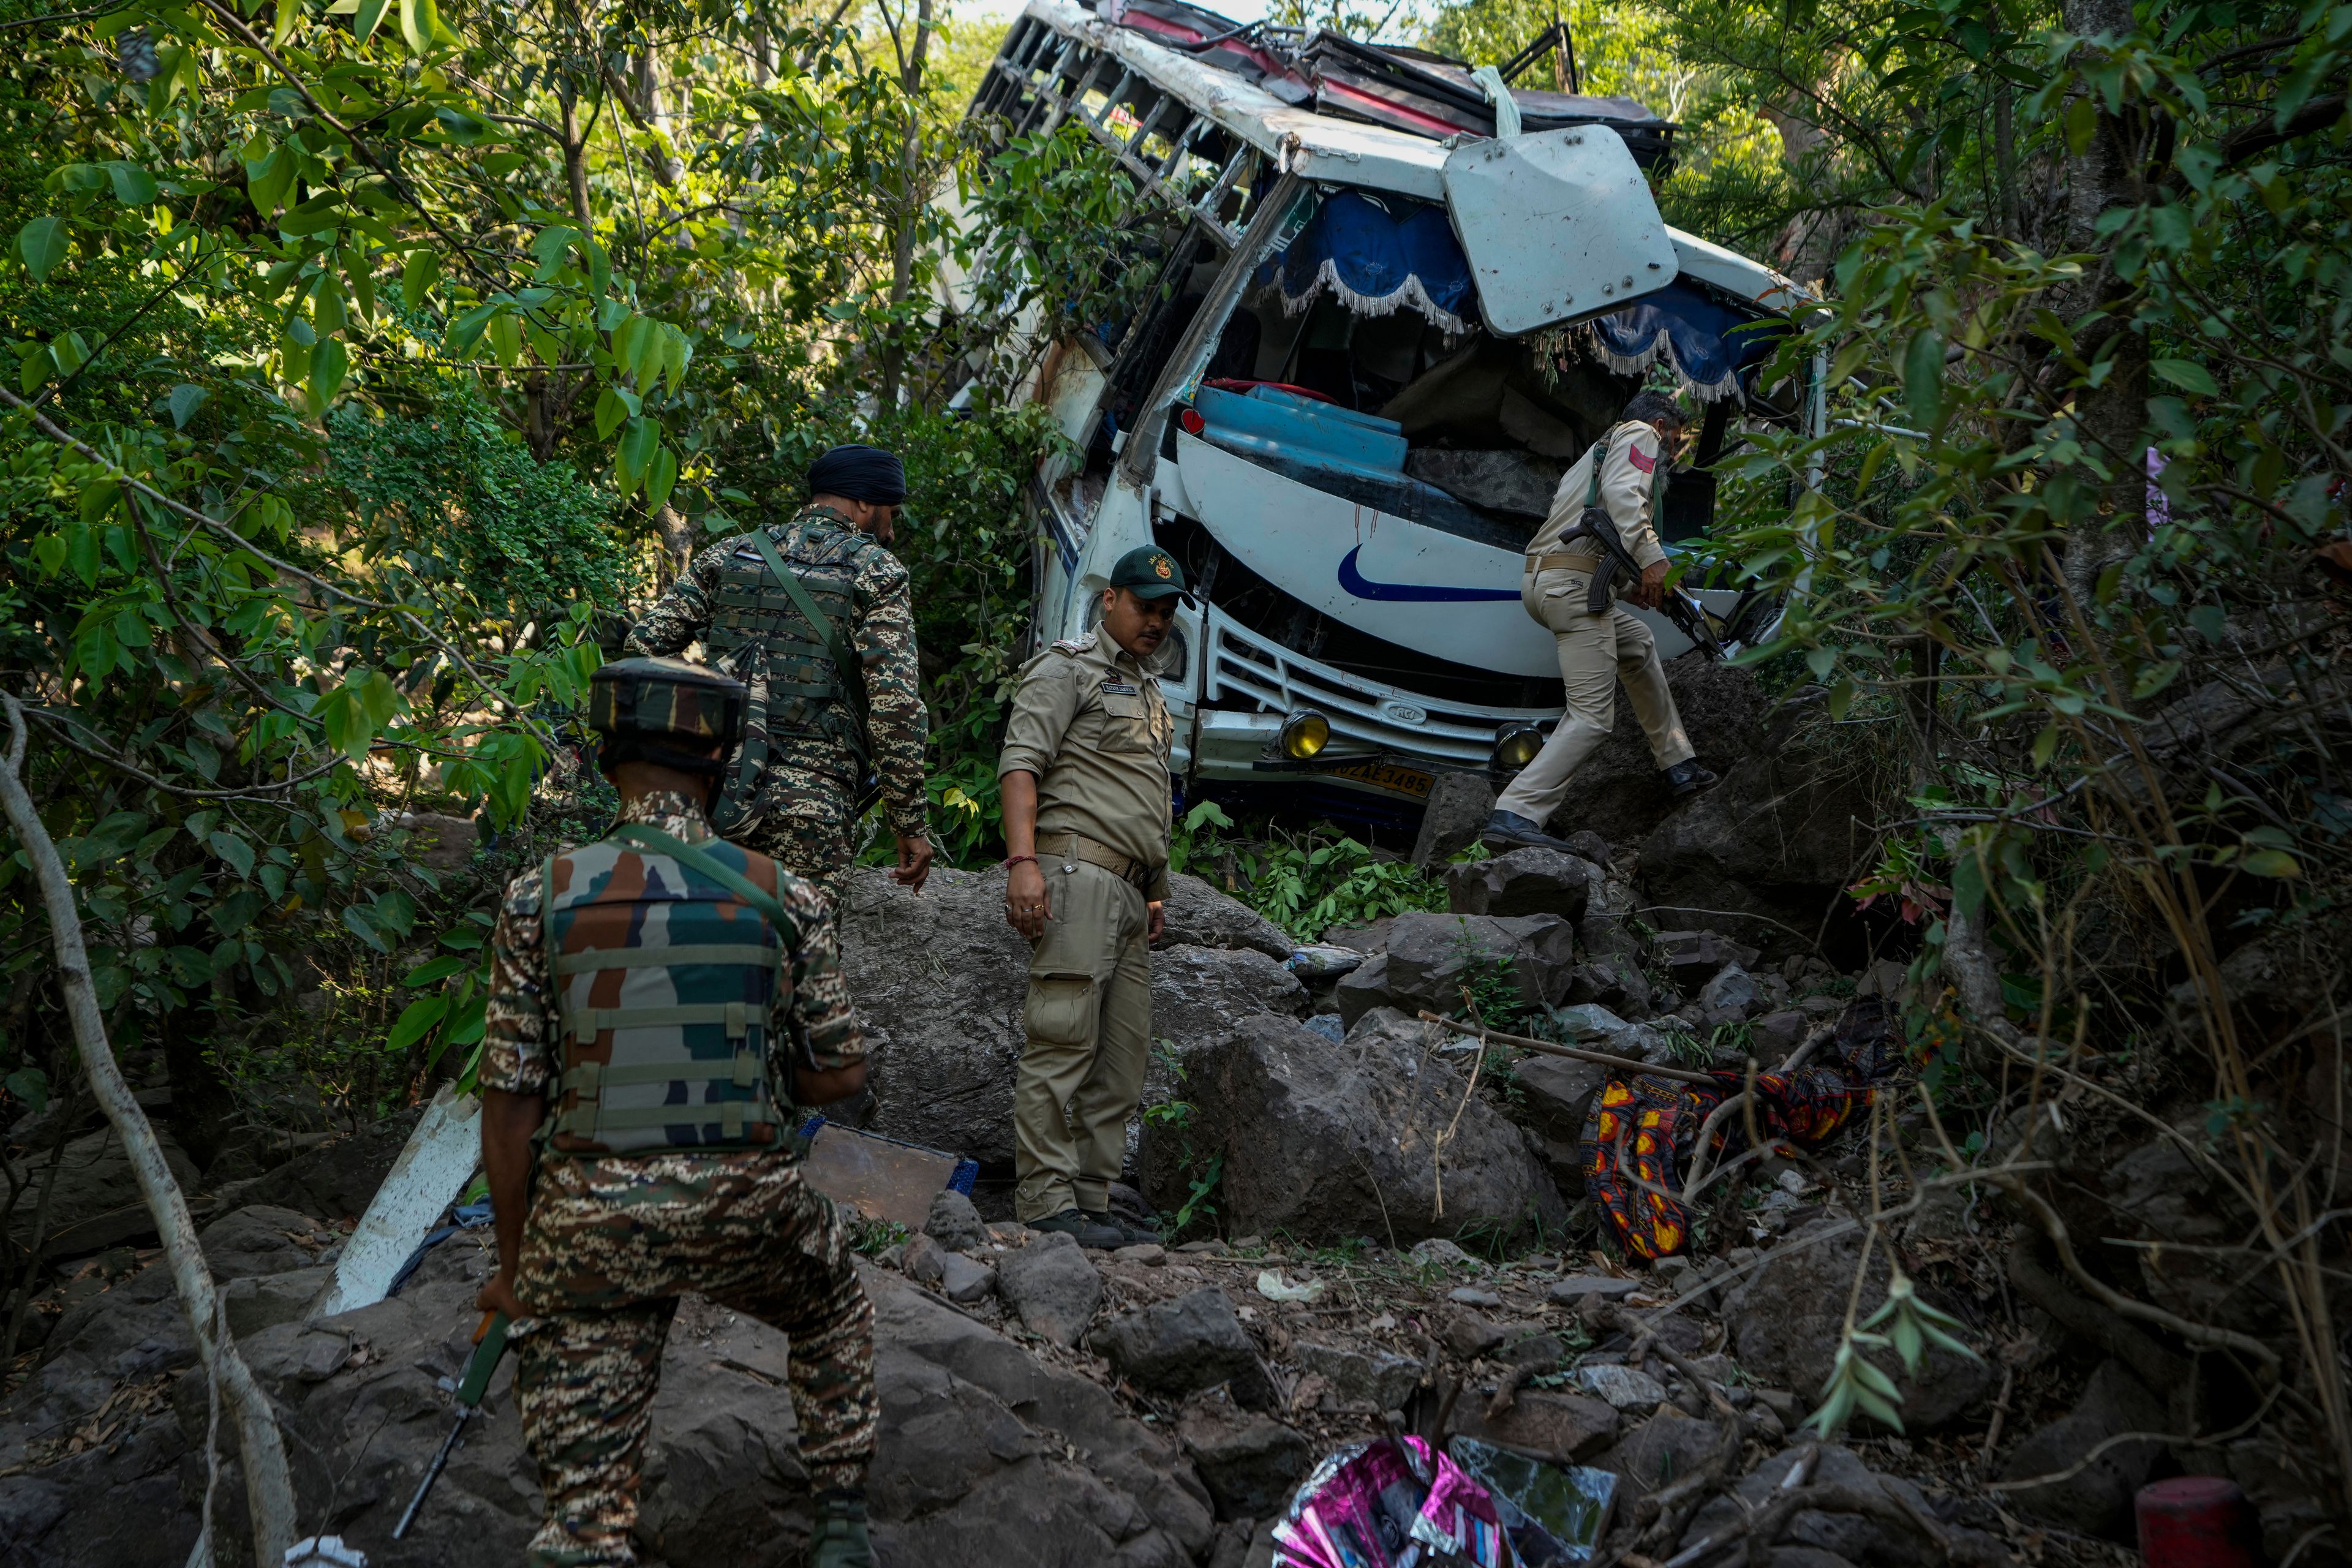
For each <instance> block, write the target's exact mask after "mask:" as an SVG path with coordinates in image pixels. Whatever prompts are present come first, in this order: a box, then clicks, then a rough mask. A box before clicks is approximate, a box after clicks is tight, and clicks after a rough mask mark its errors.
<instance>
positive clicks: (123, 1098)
mask: <svg viewBox="0 0 2352 1568" xmlns="http://www.w3.org/2000/svg"><path fill="white" fill-rule="evenodd" d="M0 705H5V708H6V710H7V714H8V747H7V752H6V754H5V758H0V804H5V806H6V807H7V815H8V821H9V824H10V826H14V827H15V828H16V837H17V841H18V843H19V845H20V846H21V847H22V848H23V849H24V852H25V856H26V858H27V859H29V860H30V861H31V862H32V865H33V874H34V876H35V877H36V879H38V881H39V883H40V888H41V900H42V902H43V903H44V904H45V905H46V906H47V912H48V917H49V937H50V941H51V942H52V943H53V944H54V945H55V947H56V949H57V954H58V975H59V977H60V979H61V981H62V982H63V984H64V987H65V995H66V1010H67V1013H68V1016H70V1017H71V1019H72V1020H73V1032H74V1043H75V1045H76V1046H78V1047H79V1048H80V1051H81V1063H82V1070H83V1071H84V1073H86V1074H87V1075H88V1076H89V1087H90V1090H91V1092H92V1093H93V1094H94V1095H95V1096H96V1097H97V1099H98V1102H99V1104H100V1107H102V1108H103V1109H104V1110H105V1111H106V1118H107V1120H108V1121H110V1122H112V1123H113V1124H114V1131H115V1134H116V1135H117V1136H118V1137H120V1138H121V1140H122V1147H123V1151H124V1152H126V1153H127V1154H129V1155H130V1156H131V1173H132V1174H133V1175H134V1176H135V1177H136V1178H137V1179H138V1183H139V1194H140V1196H141V1197H142V1198H144V1199H145V1200H146V1203H147V1212H148V1213H150V1214H152V1215H154V1217H155V1229H156V1231H157V1233H158V1234H159V1235H161V1236H162V1237H163V1256H164V1260H165V1261H166V1263H167V1264H169V1266H170V1268H171V1270H172V1283H173V1286H174V1287H176V1288H177V1289H178V1290H179V1293H180V1305H181V1307H182V1308H183V1310H185V1311H186V1312H187V1314H188V1326H189V1327H190V1328H191V1329H193V1330H194V1332H195V1337H196V1350H197V1352H198V1354H199V1355H201V1356H202V1358H203V1360H204V1363H205V1374H206V1375H207V1376H208V1377H210V1378H211V1379H212V1380H213V1386H214V1388H215V1389H216V1390H217V1391H218V1392H219V1393H220V1394H224V1395H226V1398H227V1399H228V1402H229V1405H230V1407H231V1408H232V1409H233V1410H234V1411H235V1412H236V1425H237V1438H238V1442H239V1447H240V1448H241V1451H242V1453H243V1456H244V1460H245V1490H246V1504H247V1509H248V1510H250V1512H251V1515H252V1519H253V1535H254V1552H255V1556H256V1558H257V1560H258V1561H259V1562H260V1563H279V1562H282V1561H283V1560H284V1559H285V1556H286V1550H287V1548H288V1547H290V1546H292V1545H293V1544H294V1542H295V1539H296V1531H297V1526H296V1524H295V1514H294V1479H293V1476H292V1473H291V1472H290V1471H289V1469H288V1468H287V1464H286V1445H285V1442H284V1440H283V1438H281V1437H280V1436H279V1435H278V1417H277V1415H276V1413H275V1412H274V1411H272V1410H271V1409H270V1407H269V1397H268V1394H264V1393H263V1392H262V1390H261V1386H260V1384H257V1383H256V1382H254V1379H253V1373H252V1370H251V1369H250V1368H248V1367H247V1365H246V1364H245V1357H244V1356H242V1355H240V1354H238V1353H237V1348H236V1341H235V1340H233V1339H231V1338H230V1337H229V1336H228V1335H227V1334H226V1332H224V1331H223V1330H222V1323H223V1321H224V1320H223V1319H222V1316H221V1311H220V1297H219V1294H218V1292H217V1291H216V1290H215V1289H214V1286H213V1276H212V1270H211V1268H209V1267H207V1266H206V1264H205V1254H204V1249H203V1248H202V1247H199V1246H197V1244H196V1224H195V1221H194V1218H192V1217H191V1216H190V1215H189V1214H188V1202H187V1199H186V1197H185V1196H184V1194H182V1193H181V1191H180V1185H179V1184H178V1183H177V1182H176V1181H174V1180H173V1177H172V1172H171V1167H170V1166H168V1165H166V1164H165V1163H163V1146H162V1145H161V1144H159V1143H158V1142H156V1141H155V1130H154V1128H152V1127H151V1126H149V1125H148V1122H147V1113H146V1112H145V1111H143V1110H140V1109H139V1101H138V1100H136V1099H135V1098H133V1097H132V1095H131V1086H130V1085H129V1084H128V1083H126V1082H124V1081H123V1078H122V1069H121V1067H120V1066H118V1065H117V1064H116V1062H115V1059H114V1047H113V1046H112V1045H110V1043H109V1042H108V1040H107V1037H106V1021H105V1019H104V1018H103V1017H101V1016H100V1013H99V1007H98V992H97V988H96V987H95V986H93V985H92V984H90V974H89V953H88V952H86V951H84V949H83V946H82V940H81V917H80V915H79V914H78V913H77V912H76V911H75V909H74V895H73V884H72V882H71V881H70V880H68V878H67V876H66V868H65V863H64V862H63V861H61V860H59V859H58V847H57V845H56V844H55V843H54V842H52V841H51V839H50V837H49V833H48V829H47V827H46V826H43V825H42V822H41V817H40V814H39V813H38V812H37V811H36V810H35V809H34V807H33V800H32V796H30V795H27V794H26V792H25V781H24V778H23V776H22V774H21V773H20V772H19V770H20V769H21V768H22V767H23V765H24V761H25V710H24V708H23V707H22V705H20V704H19V703H18V702H17V700H16V698H14V697H10V696H5V695H0ZM198 1551H199V1553H200V1554H202V1552H203V1551H204V1548H203V1547H201V1546H200V1547H199V1548H198Z"/></svg>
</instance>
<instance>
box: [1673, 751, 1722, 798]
mask: <svg viewBox="0 0 2352 1568" xmlns="http://www.w3.org/2000/svg"><path fill="white" fill-rule="evenodd" d="M1722 782H1723V781H1722V780H1721V779H1719V778H1717V777H1716V776H1715V775H1714V774H1713V773H1709V772H1707V771H1706V768H1705V767H1704V766H1702V765H1701V764H1700V763H1699V761H1698V759H1697V758H1696V757H1693V758H1692V759H1691V760H1690V761H1688V762H1684V763H1675V765H1674V766H1673V767H1670V768H1668V769H1667V770H1666V788H1667V790H1668V791H1669V792H1671V793H1672V794H1673V795H1674V797H1675V799H1676V800H1682V799H1685V798H1686V797H1688V796H1690V795H1696V794H1698V793H1699V792H1700V791H1701V790H1709V789H1713V788H1714V787H1715V786H1716V785H1717V784H1721V783H1722Z"/></svg>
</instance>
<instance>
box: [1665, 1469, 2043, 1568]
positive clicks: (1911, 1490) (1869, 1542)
mask: <svg viewBox="0 0 2352 1568" xmlns="http://www.w3.org/2000/svg"><path fill="white" fill-rule="evenodd" d="M1811 1446H1812V1445H1811V1441H1810V1440H1808V1441H1807V1442H1805V1443H1801V1444H1799V1445H1798V1446H1796V1447H1791V1448H1790V1449H1788V1450H1786V1451H1785V1452H1782V1453H1780V1454H1776V1455H1774V1456H1773V1457H1772V1458H1769V1459H1767V1460H1765V1461H1764V1462H1763V1463H1762V1464H1760V1465H1759V1466H1757V1467H1756V1468H1754V1469H1753V1470H1750V1471H1749V1472H1748V1474H1747V1475H1746V1476H1744V1477H1742V1478H1741V1479H1740V1480H1739V1482H1738V1486H1737V1487H1736V1488H1734V1489H1733V1491H1734V1493H1735V1494H1736V1495H1719V1496H1717V1497H1715V1498H1712V1499H1710V1500H1708V1501H1707V1502H1706V1505H1705V1506H1703V1507H1702V1508H1700V1509H1699V1510H1698V1511H1697V1512H1696V1514H1694V1515H1692V1516H1691V1521H1690V1523H1689V1525H1688V1526H1686V1527H1685V1530H1684V1531H1683V1538H1682V1545H1683V1547H1684V1548H1685V1549H1688V1548H1689V1547H1691V1546H1695V1545H1696V1544H1697V1543H1698V1542H1700V1541H1701V1540H1703V1539H1704V1538H1706V1536H1707V1535H1709V1534H1711V1533H1713V1532H1714V1531H1717V1530H1721V1529H1723V1528H1725V1527H1726V1526H1736V1525H1737V1524H1738V1522H1739V1521H1740V1520H1741V1519H1742V1518H1743V1517H1745V1516H1746V1515H1748V1514H1749V1513H1752V1512H1753V1511H1754V1510H1757V1509H1759V1508H1761V1507H1762V1506H1764V1504H1765V1503H1766V1501H1767V1500H1769V1498H1770V1496H1771V1494H1772V1491H1773V1489H1775V1488H1777V1487H1779V1486H1780V1483H1781V1482H1782V1481H1783V1480H1784V1479H1787V1478H1788V1474H1789V1469H1790V1466H1791V1465H1793V1464H1795V1463H1796V1460H1797V1458H1798V1456H1799V1455H1800V1454H1801V1453H1802V1452H1803V1451H1804V1450H1805V1449H1806V1448H1807V1447H1811ZM1811 1484H1813V1485H1816V1486H1821V1487H1832V1488H1836V1489H1841V1490H1853V1491H1872V1490H1884V1491H1886V1492H1890V1493H1892V1494H1894V1495H1895V1498H1896V1499H1897V1500H1898V1501H1899V1502H1900V1503H1902V1504H1907V1505H1908V1506H1909V1508H1911V1509H1912V1510H1916V1511H1917V1512H1918V1513H1920V1514H1921V1515H1923V1516H1925V1517H1927V1518H1931V1519H1932V1518H1935V1517H1937V1512H1938V1511H1939V1510H1935V1509H1932V1508H1930V1507H1929V1506H1928V1504H1927V1499H1926V1498H1925V1497H1924V1496H1922V1495H1921V1493H1920V1491H1919V1489H1918V1488H1917V1487H1916V1486H1914V1485H1912V1483H1911V1482H1909V1481H1907V1480H1905V1479H1903V1478H1901V1477H1900V1476H1888V1475H1880V1474H1877V1473H1875V1472H1874V1471H1873V1470H1872V1469H1871V1468H1870V1467H1869V1466H1867V1465H1865V1464H1864V1463H1863V1462H1862V1460H1861V1458H1858V1457H1857V1456H1856V1455H1855V1454H1854V1452H1853V1449H1851V1448H1846V1447H1840V1446H1838V1445H1835V1444H1829V1445H1823V1446H1822V1447H1821V1449H1820V1457H1819V1458H1818V1459H1817V1460H1816V1461H1815V1463H1814V1466H1813V1470H1812V1477H1811ZM1945 1528H1946V1530H1947V1531H1948V1532H1949V1534H1950V1536H1951V1538H1952V1542H1953V1545H1954V1547H1955V1548H1956V1550H1955V1551H1954V1552H1953V1553H1952V1561H1953V1562H1955V1563H1980V1564H1985V1565H1986V1568H1991V1565H1994V1564H2003V1563H2008V1562H2009V1561H2010V1558H2009V1554H2008V1552H2006V1551H2005V1550H2004V1549H2003V1548H2002V1547H2001V1545H2000V1542H1998V1541H1996V1540H1994V1539H1993V1538H1992V1537H1991V1536H1990V1535H1987V1534H1985V1533H1984V1532H1983V1531H1976V1530H1970V1529H1968V1528H1967V1527H1965V1526H1959V1525H1952V1524H1947V1525H1946V1527H1945ZM1779 1551H1785V1552H1804V1553H1807V1555H1805V1556H1802V1557H1797V1558H1792V1559H1791V1561H1792V1562H1794V1563H1801V1564H1802V1565H1803V1568H1822V1565H1829V1568H1834V1564H1836V1563H1855V1564H1866V1565H1867V1568H1917V1564H1919V1563H1923V1562H1927V1561H1932V1560H1933V1554H1932V1552H1931V1550H1930V1549H1929V1547H1928V1545H1927V1542H1925V1541H1923V1540H1922V1539H1920V1537H1919V1536H1918V1535H1917V1534H1916V1532H1915V1531H1912V1530H1911V1529H1909V1528H1908V1527H1907V1526H1905V1525H1902V1524H1897V1523H1895V1522H1893V1521H1889V1520H1887V1519H1885V1518H1882V1517H1880V1516H1878V1515H1874V1514H1857V1513H1831V1512H1827V1511H1824V1510H1818V1509H1807V1510H1803V1511H1802V1512H1800V1513H1798V1514H1796V1515H1794V1516H1793V1517H1792V1518H1791V1519H1790V1521H1789V1528H1788V1530H1787V1531H1786V1532H1785V1533H1784V1534H1783V1535H1782V1537H1781V1544H1780V1548H1779ZM1772 1561H1773V1563H1775V1564H1776V1565H1777V1564H1779V1563H1780V1555H1779V1552H1775V1554H1774V1556H1773V1559H1772Z"/></svg>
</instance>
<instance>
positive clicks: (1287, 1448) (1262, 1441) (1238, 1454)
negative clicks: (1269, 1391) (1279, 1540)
mask: <svg viewBox="0 0 2352 1568" xmlns="http://www.w3.org/2000/svg"><path fill="white" fill-rule="evenodd" d="M1176 1437H1177V1440H1178V1441H1179V1442H1181V1443H1182V1444H1183V1445H1184V1452H1185V1453H1186V1454H1187V1455H1189V1456H1190V1457H1191V1458H1192V1463H1193V1464H1194V1465H1195V1466H1196V1467H1198V1468H1199V1469H1200V1472H1201V1479H1202V1483H1203V1484H1205V1485H1206V1486H1207V1487H1208V1489H1209V1497H1210V1499H1211V1500H1212V1501H1213V1502H1214V1503H1215V1504H1216V1510H1217V1517H1218V1518H1219V1519H1265V1518H1267V1517H1269V1516H1270V1515H1274V1514H1278V1513H1280V1512H1281V1511H1282V1508H1283V1505H1284V1504H1285V1503H1287V1502H1288V1501H1289V1500H1290V1494H1291V1493H1292V1492H1293V1491H1294V1490H1296V1489H1297V1486H1298V1482H1299V1479H1300V1478H1301V1477H1303V1476H1305V1475H1306V1474H1307V1461H1308V1459H1309V1458H1311V1453H1310V1451H1309V1449H1308V1448H1307V1439H1306V1438H1305V1437H1302V1436H1299V1435H1298V1434H1297V1432H1295V1431H1293V1430H1292V1429H1291V1428H1289V1427H1287V1426H1283V1425H1282V1424H1281V1423H1280V1422H1278V1421H1275V1420H1272V1419H1270V1418H1268V1417H1266V1416H1265V1415H1258V1414H1257V1413H1255V1412H1254V1411H1243V1410H1236V1409H1234V1407H1233V1406H1232V1405H1228V1404H1225V1403H1224V1402H1223V1401H1211V1402H1208V1403H1205V1404H1202V1405H1197V1406H1195V1407H1194V1408H1193V1409H1192V1410H1190V1411H1188V1412H1187V1413H1186V1414H1185V1416H1184V1419H1183V1420H1182V1422H1181V1423H1180V1424H1179V1425H1178V1426H1177V1428H1176Z"/></svg>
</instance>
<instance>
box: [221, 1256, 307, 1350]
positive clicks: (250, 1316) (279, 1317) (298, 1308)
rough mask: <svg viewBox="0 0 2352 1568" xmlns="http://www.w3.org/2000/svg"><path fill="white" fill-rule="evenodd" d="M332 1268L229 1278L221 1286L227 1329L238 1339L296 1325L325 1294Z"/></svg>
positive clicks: (292, 1270) (299, 1269)
mask: <svg viewBox="0 0 2352 1568" xmlns="http://www.w3.org/2000/svg"><path fill="white" fill-rule="evenodd" d="M334 1272H335V1271H334V1269H333V1268H328V1267H321V1268H289V1269H288V1270H286V1271H285V1272H283V1273H278V1274H268V1275H262V1276H258V1277H252V1276H248V1277H247V1278H246V1279H230V1280H228V1281H226V1283H224V1284H223V1285H222V1286H221V1287H220V1293H221V1300H222V1302H223V1304H224V1305H225V1306H226V1309H227V1310H228V1330H229V1332H230V1333H232V1334H235V1335H236V1336H237V1337H238V1338H239V1339H242V1338H244V1337H245V1336H246V1335H247V1334H257V1333H259V1332H260V1331H262V1330H264V1329H267V1328H269V1327H271V1326H273V1325H275V1324H278V1323H294V1322H299V1321H302V1320H303V1319H304V1318H307V1317H309V1316H310V1309H311V1308H312V1307H314V1306H316V1305H317V1304H318V1301H319V1298H320V1297H321V1296H323V1295H325V1294H326V1291H327V1282H328V1281H329V1280H330V1279H332V1278H333V1277H334Z"/></svg>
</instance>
